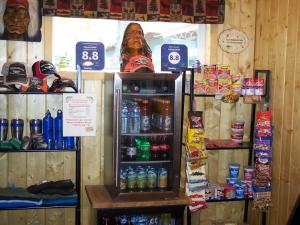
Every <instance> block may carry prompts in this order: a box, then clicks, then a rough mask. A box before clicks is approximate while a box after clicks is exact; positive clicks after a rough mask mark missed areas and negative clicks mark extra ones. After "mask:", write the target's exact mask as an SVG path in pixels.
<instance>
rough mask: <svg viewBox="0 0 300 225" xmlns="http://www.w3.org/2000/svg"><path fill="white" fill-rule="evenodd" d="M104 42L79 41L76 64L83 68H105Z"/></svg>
mask: <svg viewBox="0 0 300 225" xmlns="http://www.w3.org/2000/svg"><path fill="white" fill-rule="evenodd" d="M104 52H105V50H104V44H103V43H101V42H88V41H79V42H77V43H76V66H77V65H78V66H80V68H81V69H82V70H103V69H104V64H105V53H104Z"/></svg>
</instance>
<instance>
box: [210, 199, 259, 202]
mask: <svg viewBox="0 0 300 225" xmlns="http://www.w3.org/2000/svg"><path fill="white" fill-rule="evenodd" d="M246 200H250V201H251V200H253V199H252V198H233V199H210V200H206V202H237V201H246Z"/></svg>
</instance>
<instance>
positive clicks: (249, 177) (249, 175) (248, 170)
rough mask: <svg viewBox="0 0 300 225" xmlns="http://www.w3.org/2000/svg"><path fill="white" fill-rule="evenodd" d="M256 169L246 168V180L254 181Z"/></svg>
mask: <svg viewBox="0 0 300 225" xmlns="http://www.w3.org/2000/svg"><path fill="white" fill-rule="evenodd" d="M254 172H255V169H254V168H253V167H252V166H247V167H245V168H244V178H245V180H246V181H252V179H253V177H254Z"/></svg>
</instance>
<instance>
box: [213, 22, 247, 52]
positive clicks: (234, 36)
mask: <svg viewBox="0 0 300 225" xmlns="http://www.w3.org/2000/svg"><path fill="white" fill-rule="evenodd" d="M218 42H219V46H220V47H221V49H222V50H223V51H225V52H228V53H235V54H237V53H241V52H242V51H244V50H245V49H246V48H247V47H248V44H249V39H248V37H247V35H246V34H245V33H244V32H242V31H239V30H236V29H232V28H231V29H228V30H224V31H222V32H221V33H220V35H219V40H218Z"/></svg>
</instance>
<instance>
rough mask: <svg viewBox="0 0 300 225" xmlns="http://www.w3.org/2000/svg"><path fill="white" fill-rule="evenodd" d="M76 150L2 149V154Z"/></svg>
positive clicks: (71, 150)
mask: <svg viewBox="0 0 300 225" xmlns="http://www.w3.org/2000/svg"><path fill="white" fill-rule="evenodd" d="M76 151H77V150H76V149H28V150H16V149H13V150H10V149H0V152H5V153H9V152H12V153H15V152H76Z"/></svg>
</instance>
